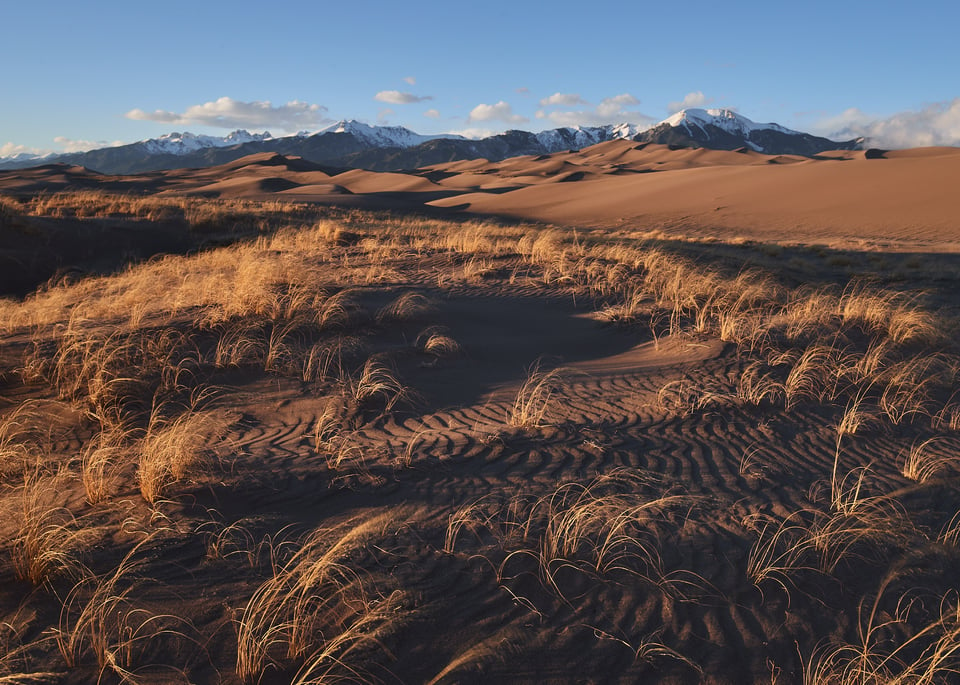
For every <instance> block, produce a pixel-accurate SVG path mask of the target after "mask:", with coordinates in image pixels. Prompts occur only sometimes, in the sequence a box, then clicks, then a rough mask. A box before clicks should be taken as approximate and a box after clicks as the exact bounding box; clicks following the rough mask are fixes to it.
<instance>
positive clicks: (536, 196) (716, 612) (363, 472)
mask: <svg viewBox="0 0 960 685" xmlns="http://www.w3.org/2000/svg"><path fill="white" fill-rule="evenodd" d="M957 178H960V150H954V149H928V150H910V151H902V152H889V153H884V154H875V153H870V154H864V153H837V154H826V155H822V156H821V158H818V159H813V160H808V159H803V158H793V157H790V158H785V157H778V158H770V157H765V156H762V155H758V154H755V153H751V152H717V151H707V150H671V149H669V148H666V147H663V146H655V145H648V146H638V145H636V144H635V143H628V142H613V143H604V144H602V145H599V146H596V147H593V148H589V149H586V150H583V151H579V152H569V153H561V154H556V155H550V156H545V157H541V158H519V159H514V160H506V161H504V162H498V163H489V162H486V161H484V160H478V161H469V162H455V163H451V164H447V165H441V166H437V167H431V168H428V169H421V170H417V171H416V172H411V173H404V174H399V173H398V174H376V173H372V172H366V171H362V170H352V171H343V170H337V169H325V168H320V167H317V166H316V165H313V164H310V163H307V162H304V161H303V160H297V159H288V158H283V157H279V156H269V155H264V156H256V157H253V158H247V159H245V160H239V161H238V162H235V163H233V164H230V165H225V166H223V167H217V168H214V169H203V170H180V171H174V172H163V173H156V174H145V175H141V176H135V177H103V176H100V175H98V174H95V173H93V172H90V171H88V170H84V169H78V168H64V167H44V168H39V169H36V170H28V171H23V172H18V173H4V174H0V201H2V204H0V222H2V234H0V240H2V242H0V257H2V258H3V259H4V260H5V261H4V262H3V266H4V271H5V274H6V276H5V277H6V278H8V279H9V280H8V281H7V282H6V283H5V292H6V294H9V295H11V297H10V298H8V299H6V300H3V301H2V302H0V326H2V328H3V338H2V342H0V484H2V487H0V511H2V516H0V682H11V683H14V682H16V683H45V682H50V683H59V682H66V683H87V682H97V681H99V682H144V683H153V682H192V683H264V684H266V683H291V682H296V683H319V682H333V681H341V682H343V681H346V682H384V683H472V682H477V683H479V682H529V683H540V682H556V683H565V682H597V683H600V682H604V683H621V682H622V683H626V682H656V683H731V684H733V683H773V682H776V683H821V682H823V683H887V682H903V683H950V682H957V681H958V673H960V587H958V582H960V580H958V579H960V576H958V574H957V569H958V568H960V470H958V467H960V457H958V454H960V433H958V431H960V393H958V391H960V378H958V373H960V349H958V347H957V343H956V340H957V335H956V334H957V331H958V326H957V323H958V312H957V302H956V295H955V293H956V292H957V290H956V288H957V286H958V285H960V268H958V266H960V265H958V262H957V259H958V257H957V247H958V246H960V233H958V224H957V219H956V218H957V217H958V216H960V200H958V199H957V197H956V195H955V194H954V192H953V185H954V184H953V183H952V182H951V181H952V180H955V179H957ZM386 210H389V211H386ZM490 217H496V218H497V220H496V221H494V220H492V219H491V218H490ZM545 224H551V225H545Z"/></svg>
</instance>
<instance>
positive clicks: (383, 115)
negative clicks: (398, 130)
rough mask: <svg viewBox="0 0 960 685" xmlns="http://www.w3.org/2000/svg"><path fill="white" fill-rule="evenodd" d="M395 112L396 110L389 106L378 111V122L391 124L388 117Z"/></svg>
mask: <svg viewBox="0 0 960 685" xmlns="http://www.w3.org/2000/svg"><path fill="white" fill-rule="evenodd" d="M394 114H396V112H395V111H393V110H392V109H390V108H389V107H384V108H383V109H381V110H380V111H379V112H377V122H378V123H381V124H389V123H390V122H389V121H388V119H389V118H390V117H392V116H393V115H394Z"/></svg>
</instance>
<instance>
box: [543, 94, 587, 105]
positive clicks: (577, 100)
mask: <svg viewBox="0 0 960 685" xmlns="http://www.w3.org/2000/svg"><path fill="white" fill-rule="evenodd" d="M586 104H589V103H588V102H587V101H586V100H584V99H583V98H582V97H580V95H579V94H578V93H554V94H553V95H551V96H550V97H547V98H543V99H542V100H541V101H540V106H541V107H554V106H564V107H576V106H578V105H586Z"/></svg>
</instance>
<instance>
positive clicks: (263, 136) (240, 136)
mask: <svg viewBox="0 0 960 685" xmlns="http://www.w3.org/2000/svg"><path fill="white" fill-rule="evenodd" d="M271 138H273V136H271V135H270V133H269V131H268V132H266V133H250V132H249V131H244V130H240V129H238V130H236V131H234V132H233V133H229V134H227V135H225V136H223V137H218V136H205V135H197V134H195V133H190V132H189V131H185V132H183V133H179V132H174V133H167V134H166V135H162V136H160V137H159V138H151V139H150V140H144V141H141V144H142V145H143V146H144V148H146V150H147V152H148V153H150V154H166V155H186V154H189V153H191V152H196V151H197V150H203V149H205V148H209V147H230V146H231V145H241V144H243V143H252V142H259V141H264V140H270V139H271Z"/></svg>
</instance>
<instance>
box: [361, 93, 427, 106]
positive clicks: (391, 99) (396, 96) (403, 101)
mask: <svg viewBox="0 0 960 685" xmlns="http://www.w3.org/2000/svg"><path fill="white" fill-rule="evenodd" d="M373 99H374V100H377V101H378V102H386V103H389V104H391V105H411V104H413V103H415V102H423V101H425V100H432V99H433V96H432V95H414V94H413V93H401V92H400V91H399V90H381V91H380V92H379V93H377V94H376V95H374V96H373Z"/></svg>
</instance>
